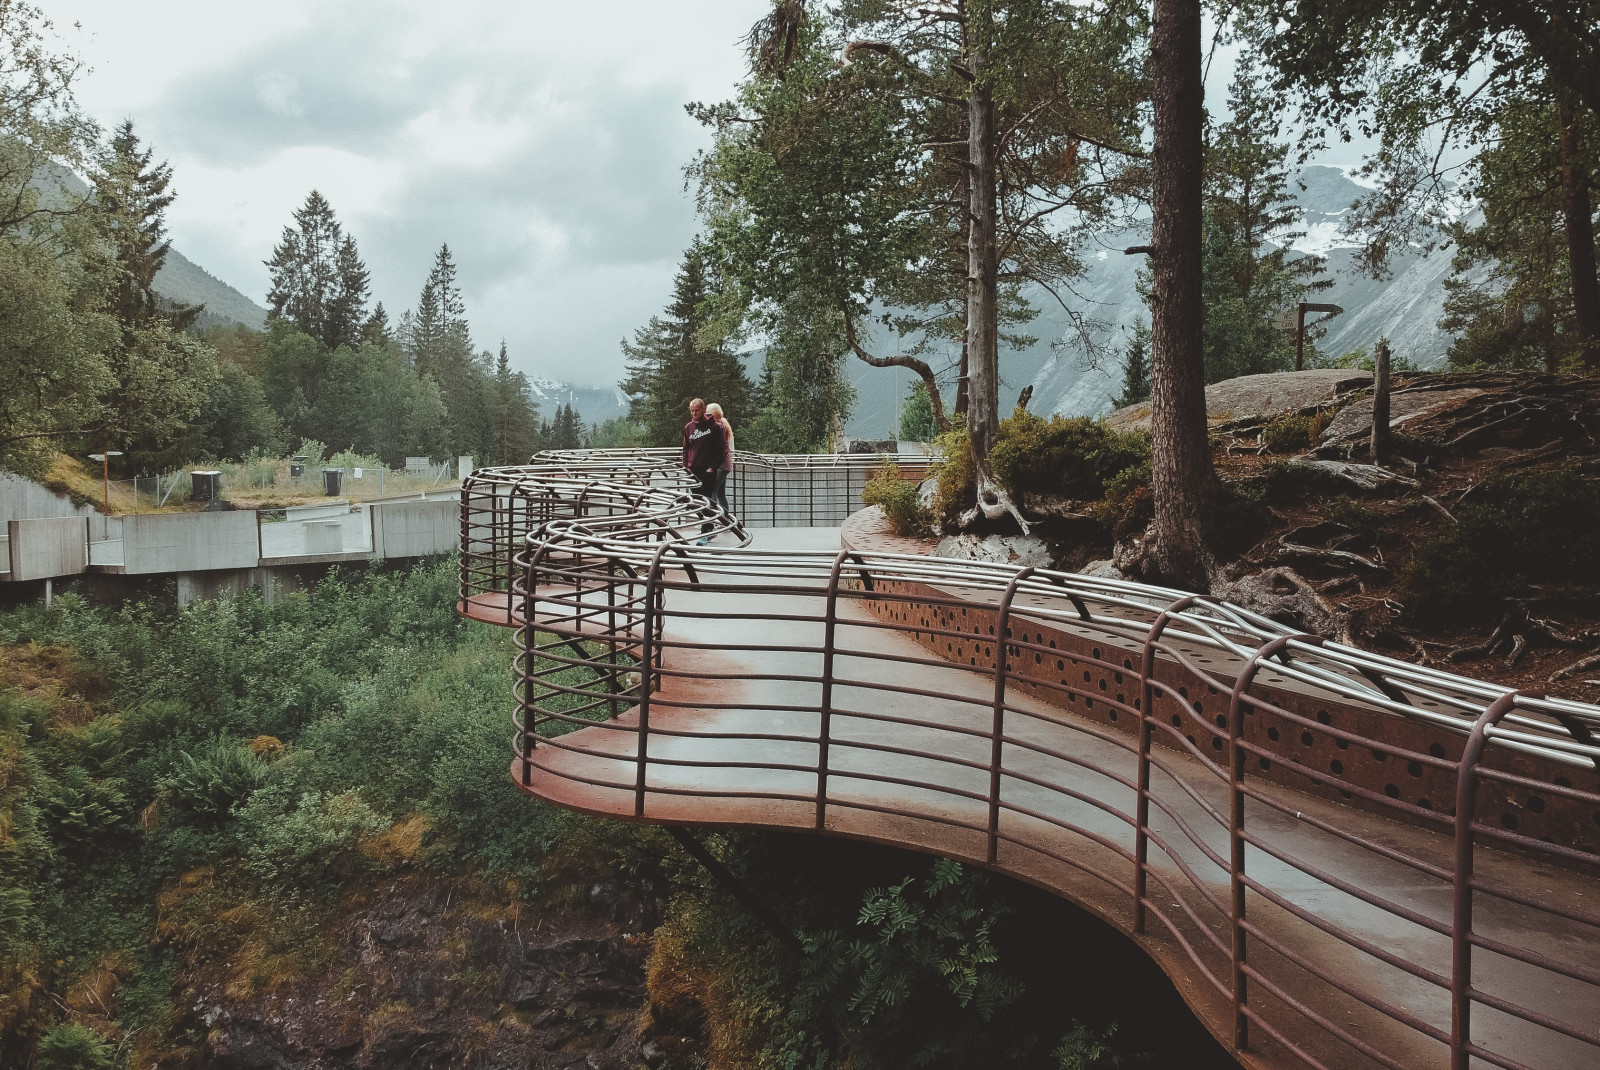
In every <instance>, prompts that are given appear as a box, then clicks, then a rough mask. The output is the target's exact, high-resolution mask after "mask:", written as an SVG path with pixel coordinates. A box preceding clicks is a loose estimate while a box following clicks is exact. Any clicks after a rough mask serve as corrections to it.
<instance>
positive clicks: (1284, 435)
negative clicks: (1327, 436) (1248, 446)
mask: <svg viewBox="0 0 1600 1070" xmlns="http://www.w3.org/2000/svg"><path fill="white" fill-rule="evenodd" d="M1332 422H1333V413H1331V412H1318V413H1313V414H1312V415H1310V416H1280V417H1278V418H1277V419H1276V420H1273V421H1271V422H1270V423H1268V424H1267V426H1266V427H1264V428H1262V431H1261V441H1262V443H1263V444H1264V445H1265V446H1266V447H1267V449H1268V451H1269V452H1272V453H1298V452H1300V451H1301V450H1307V449H1310V448H1311V447H1312V446H1314V445H1315V444H1316V442H1317V440H1318V439H1319V438H1321V437H1322V432H1324V431H1326V430H1327V429H1328V424H1330V423H1332Z"/></svg>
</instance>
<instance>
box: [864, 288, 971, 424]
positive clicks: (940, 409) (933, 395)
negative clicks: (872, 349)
mask: <svg viewBox="0 0 1600 1070" xmlns="http://www.w3.org/2000/svg"><path fill="white" fill-rule="evenodd" d="M840 311H841V312H842V313H843V314H844V336H845V340H846V341H848V342H849V343H850V348H851V349H852V350H854V351H855V354H856V356H858V357H860V358H861V359H862V360H864V361H866V362H867V363H868V364H870V365H872V366H873V367H874V368H909V369H911V370H912V371H914V372H916V373H917V374H918V375H919V376H921V377H922V386H923V389H925V390H926V391H927V392H928V402H929V404H931V405H932V406H933V425H934V427H936V428H938V429H939V433H940V434H941V435H942V434H944V433H945V432H946V431H948V430H950V420H949V418H948V417H946V416H945V414H944V398H942V397H941V396H940V395H939V381H938V380H937V379H935V378H934V376H933V369H932V368H930V367H929V366H928V363H927V361H923V360H918V359H917V358H916V357H908V356H898V357H875V356H873V355H872V354H871V353H868V352H867V351H866V350H865V349H863V348H862V347H861V342H860V341H859V340H858V339H857V338H856V320H855V317H854V316H852V315H851V314H850V311H849V310H848V309H840Z"/></svg>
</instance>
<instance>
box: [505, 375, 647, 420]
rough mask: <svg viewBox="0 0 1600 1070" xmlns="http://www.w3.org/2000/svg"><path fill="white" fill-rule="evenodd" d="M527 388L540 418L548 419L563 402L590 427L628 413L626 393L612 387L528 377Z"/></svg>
mask: <svg viewBox="0 0 1600 1070" xmlns="http://www.w3.org/2000/svg"><path fill="white" fill-rule="evenodd" d="M528 387H529V389H530V390H531V392H532V393H533V399H534V400H535V401H537V402H538V403H539V416H540V418H541V419H545V420H548V419H551V418H552V417H554V416H555V414H556V409H557V408H559V407H561V406H562V405H571V406H572V408H573V409H574V410H575V411H576V412H577V414H578V417H579V418H580V419H581V420H583V422H584V423H585V424H587V425H589V426H594V425H596V424H603V423H605V422H606V421H607V420H610V419H613V418H614V417H617V416H626V415H627V414H628V395H626V394H624V393H623V392H622V391H620V390H618V389H616V388H615V387H611V388H607V387H595V386H573V385H572V384H571V383H563V382H558V381H557V380H555V379H529V380H528Z"/></svg>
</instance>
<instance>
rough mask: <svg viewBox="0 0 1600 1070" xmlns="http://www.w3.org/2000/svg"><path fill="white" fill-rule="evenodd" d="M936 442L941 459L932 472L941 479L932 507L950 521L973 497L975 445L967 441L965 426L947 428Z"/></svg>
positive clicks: (933, 511)
mask: <svg viewBox="0 0 1600 1070" xmlns="http://www.w3.org/2000/svg"><path fill="white" fill-rule="evenodd" d="M933 445H934V450H935V452H936V453H937V455H938V457H939V460H938V462H936V463H935V464H934V465H933V466H932V468H931V469H930V475H932V476H933V477H934V478H935V479H937V480H938V483H937V485H936V487H935V489H934V493H933V504H932V508H931V510H930V511H931V512H932V513H933V515H934V516H935V517H937V518H938V519H940V520H942V521H944V522H945V523H946V524H950V523H953V522H954V521H955V518H956V517H957V516H959V515H960V514H961V511H962V510H964V509H966V508H967V507H968V506H969V505H971V504H972V501H973V493H974V488H975V487H976V482H975V480H974V477H973V474H972V447H971V446H970V445H969V444H968V442H967V429H966V428H965V427H958V428H955V429H954V430H951V431H946V432H945V433H944V434H942V435H940V436H939V437H938V438H936V439H934V442H933Z"/></svg>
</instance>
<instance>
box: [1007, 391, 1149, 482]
mask: <svg viewBox="0 0 1600 1070" xmlns="http://www.w3.org/2000/svg"><path fill="white" fill-rule="evenodd" d="M989 461H990V465H991V467H992V468H993V469H994V477H995V479H997V480H999V482H1000V484H1001V485H1002V486H1003V487H1005V489H1006V491H1007V492H1008V493H1010V494H1011V495H1012V496H1013V497H1016V496H1025V495H1027V494H1054V495H1060V496H1061V497H1063V498H1070V499H1073V500H1074V501H1097V500H1099V499H1100V498H1102V497H1104V496H1105V493H1106V484H1107V483H1108V482H1110V481H1111V480H1112V479H1113V478H1115V477H1116V476H1117V475H1119V474H1120V473H1122V472H1123V471H1125V470H1126V469H1128V468H1134V467H1137V466H1139V465H1146V466H1148V465H1149V463H1150V438H1149V436H1147V435H1144V434H1142V433H1139V432H1133V431H1117V430H1114V429H1113V428H1111V427H1110V426H1109V425H1107V424H1106V423H1104V422H1102V421H1100V420H1091V419H1089V418H1088V417H1084V416H1076V417H1072V418H1070V419H1069V418H1067V417H1063V416H1052V417H1051V418H1050V419H1049V420H1045V419H1043V418H1041V417H1038V416H1035V415H1033V414H1032V413H1030V412H1028V411H1026V410H1022V409H1019V410H1018V411H1017V412H1016V414H1015V415H1013V416H1012V417H1011V418H1010V419H1009V420H1002V421H1000V428H999V434H998V435H997V436H996V438H995V444H994V452H993V453H992V454H991V455H990V458H989Z"/></svg>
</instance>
